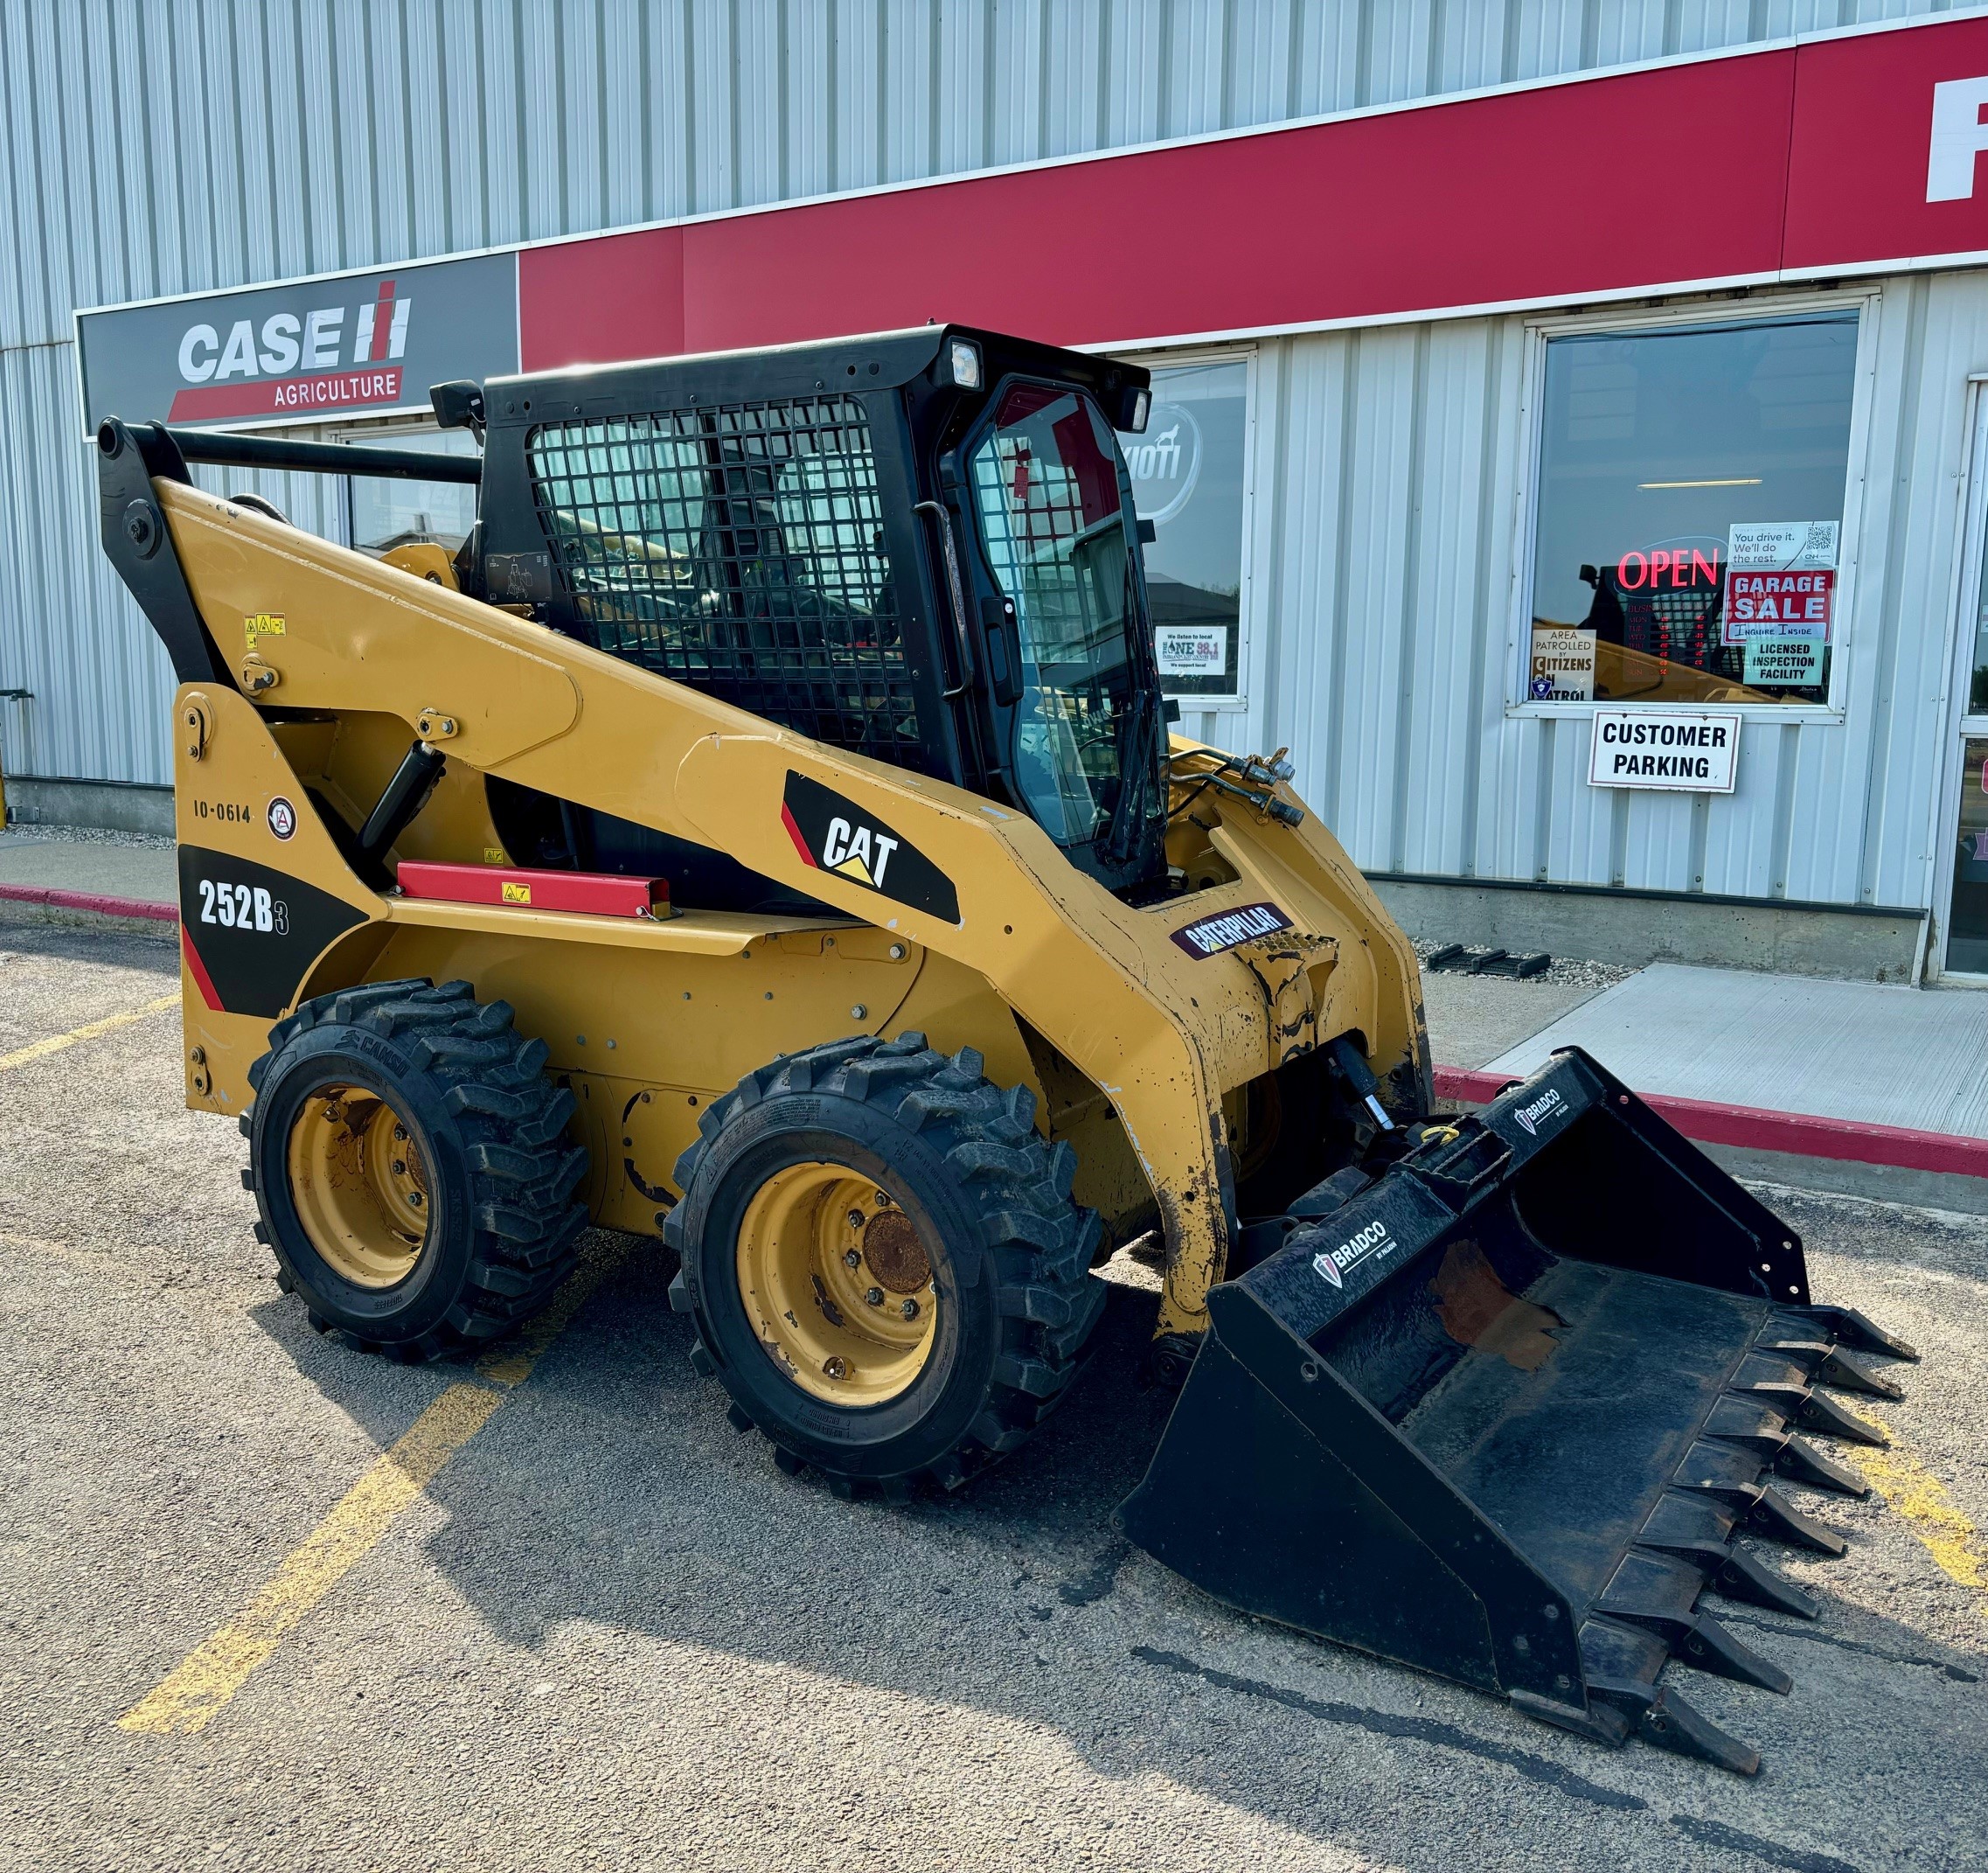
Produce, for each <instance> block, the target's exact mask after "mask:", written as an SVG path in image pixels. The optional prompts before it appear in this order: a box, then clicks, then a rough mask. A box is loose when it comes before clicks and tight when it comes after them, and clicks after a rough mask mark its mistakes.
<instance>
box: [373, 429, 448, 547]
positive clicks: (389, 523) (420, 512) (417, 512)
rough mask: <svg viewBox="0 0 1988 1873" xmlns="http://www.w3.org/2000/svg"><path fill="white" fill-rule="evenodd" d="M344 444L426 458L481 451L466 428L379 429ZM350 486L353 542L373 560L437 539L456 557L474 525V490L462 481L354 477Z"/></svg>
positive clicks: (438, 542)
mask: <svg viewBox="0 0 1988 1873" xmlns="http://www.w3.org/2000/svg"><path fill="white" fill-rule="evenodd" d="M344 441H346V442H359V443H363V444H365V447H366V448H368V449H415V450H417V451H419V452H421V454H424V455H441V456H474V455H476V454H478V453H480V451H479V450H478V449H477V447H476V439H475V438H474V437H473V436H472V435H469V432H468V431H467V430H465V429H389V430H385V431H382V430H377V429H376V430H372V431H371V432H362V433H360V434H357V435H348V436H346V437H344ZM351 491H352V512H351V521H352V544H353V546H354V547H357V548H358V550H359V551H360V552H361V553H370V554H372V555H373V557H374V558H375V559H377V558H379V555H380V554H383V553H391V552H392V551H393V549H394V547H406V546H411V545H413V544H414V543H415V542H416V541H418V540H433V541H434V542H436V543H437V544H438V545H440V546H442V547H446V548H447V549H448V551H449V552H450V553H454V552H455V549H456V548H457V547H460V546H461V545H462V542H463V541H464V540H467V539H468V538H469V529H470V528H471V527H473V526H475V525H476V489H475V488H474V487H472V486H470V485H469V484H467V483H464V482H459V481H399V480H388V479H386V477H375V476H369V475H355V476H353V477H352V478H351Z"/></svg>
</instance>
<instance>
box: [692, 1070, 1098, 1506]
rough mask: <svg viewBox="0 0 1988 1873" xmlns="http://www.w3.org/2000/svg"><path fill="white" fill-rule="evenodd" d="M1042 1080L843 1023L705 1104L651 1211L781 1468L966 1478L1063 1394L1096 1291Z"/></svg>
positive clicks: (1087, 1236)
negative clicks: (1006, 1084) (1025, 1081)
mask: <svg viewBox="0 0 1988 1873" xmlns="http://www.w3.org/2000/svg"><path fill="white" fill-rule="evenodd" d="M1034 1116H1035V1096H1034V1095H1033V1094H1032V1092H1031V1091H1030V1090H1028V1089H1027V1088H1026V1087H1019V1086H1018V1087H1011V1088H1009V1089H1007V1090H1002V1089H1000V1088H997V1087H996V1086H994V1085H992V1084H991V1083H989V1081H988V1080H987V1078H986V1076H985V1075H984V1071H983V1062H982V1059H981V1056H980V1055H979V1054H978V1053H977V1052H976V1051H975V1050H974V1049H973V1048H963V1049H961V1051H960V1052H959V1053H957V1054H956V1055H953V1056H951V1057H950V1058H948V1057H947V1056H946V1055H942V1054H939V1053H936V1052H935V1051H934V1050H933V1049H932V1048H928V1046H927V1045H926V1043H925V1037H924V1035H923V1034H903V1035H900V1037H899V1038H898V1039H897V1040H895V1041H878V1040H875V1039H873V1038H872V1037H870V1036H867V1035H865V1036H859V1037H858V1038H855V1039H852V1040H848V1041H834V1042H831V1043H830V1044H829V1045H827V1046H824V1047H817V1048H810V1049H809V1050H808V1051H806V1052H804V1053H801V1054H796V1055H790V1056H789V1057H788V1058H785V1059H782V1060H780V1061H777V1062H775V1063H774V1064H773V1065H772V1066H770V1067H762V1068H761V1069H759V1070H758V1071H757V1072H755V1073H751V1074H748V1075H747V1076H746V1077H745V1078H744V1079H743V1080H741V1081H740V1083H739V1085H738V1088H737V1090H734V1091H733V1092H731V1093H729V1094H727V1095H726V1097H724V1098H723V1099H721V1100H719V1101H717V1102H716V1103H714V1104H712V1106H711V1107H710V1108H708V1109H707V1110H706V1112H705V1114H704V1117H703V1119H702V1121H701V1122H700V1124H699V1134H700V1135H699V1140H698V1142H697V1143H696V1144H695V1145H692V1146H691V1148H690V1149H689V1150H688V1151H686V1152H685V1153H684V1155H683V1157H682V1158H681V1159H679V1160H678V1164H677V1168H676V1180H677V1184H678V1188H679V1189H681V1190H682V1191H683V1192H684V1197H683V1201H681V1202H680V1203H678V1205H677V1207H676V1208H674V1209H673V1210H671V1213H670V1215H669V1219H668V1221H667V1222H665V1223H664V1230H663V1235H664V1241H665V1242H667V1243H670V1244H671V1247H673V1248H674V1249H676V1250H677V1251H678V1256H679V1257H681V1261H682V1267H681V1270H680V1271H679V1272H678V1276H677V1278H676V1280H675V1282H674V1283H673V1284H672V1285H671V1291H670V1299H671V1306H674V1307H675V1308H676V1309H677V1310H678V1312H688V1313H690V1314H692V1315H693V1316H694V1317H695V1319H696V1322H697V1327H698V1335H699V1337H698V1341H697V1344H696V1346H695V1347H693V1349H692V1354H691V1359H692V1365H693V1366H694V1367H696V1368H697V1369H698V1370H699V1372H701V1373H705V1374H707V1375H710V1374H715V1375H717V1376H718V1377H719V1378H720V1379H721V1380H722V1381H723V1382H724V1384H725V1387H726V1390H727V1391H729V1392H730V1393H731V1395H732V1399H733V1421H734V1423H738V1424H740V1426H741V1428H744V1427H745V1426H746V1425H747V1424H749V1425H754V1426H756V1427H757V1428H758V1429H759V1430H760V1431H763V1432H764V1433H765V1435H766V1436H767V1437H768V1438H770V1439H771V1440H772V1441H773V1444H774V1445H775V1454H776V1456H777V1457H778V1458H779V1459H780V1461H781V1464H782V1467H783V1468H787V1469H790V1470H792V1469H798V1468H800V1467H802V1466H810V1467H812V1468H814V1469H816V1470H818V1471H820V1472H821V1473H822V1474H823V1475H824V1477H826V1478H827V1479H828V1480H829V1481H830V1483H831V1486H832V1487H837V1488H838V1490H840V1491H845V1492H846V1491H848V1490H850V1489H852V1488H853V1487H855V1486H857V1485H858V1484H864V1485H875V1486H877V1487H880V1488H881V1489H882V1490H883V1492H884V1493H885V1494H886V1495H888V1496H892V1497H901V1496H903V1495H904V1494H907V1493H908V1491H909V1488H910V1486H911V1484H912V1482H913V1481H914V1480H916V1479H919V1478H925V1479H928V1480H931V1481H934V1482H936V1483H938V1484H939V1485H941V1486H942V1487H946V1488H956V1487H958V1486H959V1485H960V1484H962V1483H963V1482H965V1481H966V1480H968V1478H969V1477H970V1476H972V1475H973V1474H974V1473H977V1471H978V1470H980V1469H982V1468H983V1467H984V1466H985V1465H986V1464H987V1463H989V1462H990V1461H991V1460H992V1459H994V1458H996V1457H998V1456H1002V1455H1004V1454H1005V1453H1006V1452H1009V1451H1011V1450H1013V1449H1014V1448H1016V1447H1017V1446H1018V1445H1020V1444H1022V1443H1024V1442H1025V1441H1026V1439H1027V1438H1028V1437H1029V1435H1030V1434H1031V1433H1032V1431H1034V1429H1035V1427H1036V1426H1037V1424H1039V1423H1040V1422H1041V1420H1042V1419H1043V1418H1044V1417H1046V1416H1047V1415H1048V1413H1049V1411H1050V1410H1053V1408H1054V1406H1055V1405H1056V1404H1057V1403H1059V1402H1060V1399H1061V1398H1062V1396H1063V1395H1064V1393H1065V1392H1066V1391H1067V1389H1068V1387H1069V1385H1070V1382H1071V1381H1072V1380H1073V1379H1074V1377H1075V1376H1076V1375H1077V1372H1078V1370H1079V1369H1080V1354H1081V1350H1082V1348H1083V1346H1084V1343H1085V1341H1086V1340H1088V1338H1089V1336H1090V1333H1091V1331H1092V1329H1093V1328H1094V1327H1095V1326H1096V1324H1097V1320H1098V1317H1099V1315H1100V1314H1101V1313H1102V1311H1103V1307H1104V1301H1105V1290H1104V1285H1103V1284H1102V1282H1100V1281H1097V1280H1095V1279H1094V1278H1092V1277H1091V1274H1090V1272H1089V1271H1090V1265H1091V1262H1092V1259H1093V1257H1094V1256H1095V1252H1096V1249H1097V1245H1098V1239H1099V1226H1098V1219H1097V1217H1096V1215H1095V1213H1094V1212H1092V1211H1090V1210H1088V1209H1086V1208H1082V1207H1081V1205H1079V1204H1076V1203H1074V1202H1073V1201H1071V1197H1070V1182H1071V1177H1072V1175H1073V1173H1074V1170H1075V1167H1076V1165H1075V1158H1074V1153H1073V1152H1071V1149H1070V1147H1069V1145H1067V1144H1063V1143H1060V1144H1058V1145H1054V1146H1051V1145H1048V1144H1047V1143H1046V1142H1045V1141H1044V1140H1043V1139H1042V1138H1040V1137H1039V1135H1038V1134H1037V1132H1036V1131H1035V1129H1034V1125H1033V1120H1034Z"/></svg>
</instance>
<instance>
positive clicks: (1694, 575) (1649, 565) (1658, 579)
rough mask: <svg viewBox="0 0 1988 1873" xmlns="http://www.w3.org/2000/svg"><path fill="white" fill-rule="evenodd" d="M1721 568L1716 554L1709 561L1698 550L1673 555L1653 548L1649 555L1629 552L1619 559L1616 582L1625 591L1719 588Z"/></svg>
mask: <svg viewBox="0 0 1988 1873" xmlns="http://www.w3.org/2000/svg"><path fill="white" fill-rule="evenodd" d="M1722 572H1723V567H1722V566H1721V563H1720V558H1719V555H1718V554H1716V553H1715V554H1713V555H1712V557H1711V558H1710V559H1707V558H1706V556H1705V554H1702V553H1700V551H1699V550H1698V548H1697V547H1692V548H1691V549H1690V550H1689V551H1688V552H1687V551H1686V549H1685V548H1683V547H1679V548H1678V550H1677V551H1676V552H1674V553H1672V552H1669V551H1667V550H1666V549H1665V548H1664V547H1651V549H1650V551H1649V552H1648V553H1642V552H1636V551H1631V552H1629V553H1625V554H1623V556H1622V560H1621V561H1620V563H1619V564H1618V565H1617V566H1616V585H1617V586H1619V587H1620V588H1622V589H1623V591H1625V592H1654V591H1658V590H1662V591H1667V592H1684V591H1689V590H1690V589H1691V588H1693V587H1694V586H1701V585H1703V586H1710V587H1712V588H1713V589H1714V590H1716V589H1717V588H1718V586H1719V584H1720V577H1721V574H1722Z"/></svg>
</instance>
